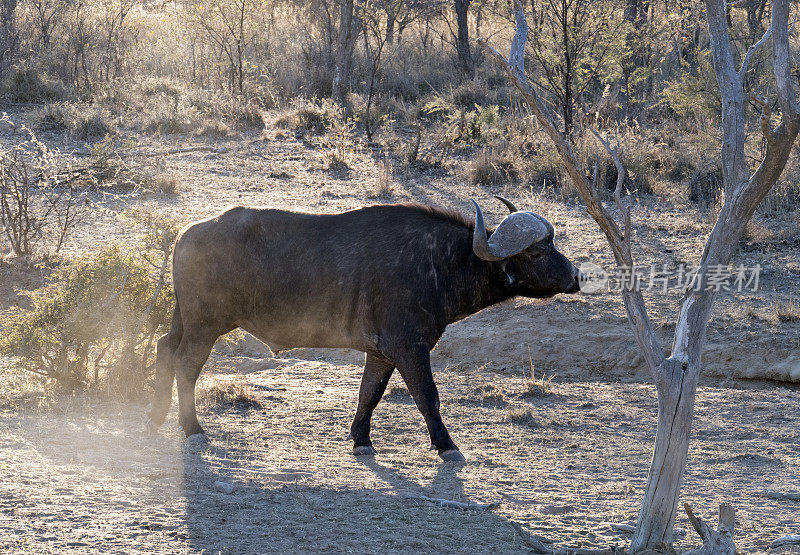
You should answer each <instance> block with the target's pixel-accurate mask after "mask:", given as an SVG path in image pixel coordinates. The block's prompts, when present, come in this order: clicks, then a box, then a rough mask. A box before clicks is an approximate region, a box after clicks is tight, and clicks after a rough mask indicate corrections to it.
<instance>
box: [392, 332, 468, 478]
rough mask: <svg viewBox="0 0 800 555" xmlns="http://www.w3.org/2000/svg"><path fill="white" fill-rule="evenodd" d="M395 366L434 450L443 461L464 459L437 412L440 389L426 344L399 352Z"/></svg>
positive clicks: (416, 345)
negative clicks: (420, 417)
mask: <svg viewBox="0 0 800 555" xmlns="http://www.w3.org/2000/svg"><path fill="white" fill-rule="evenodd" d="M397 369H398V370H399V371H400V375H401V376H402V377H403V381H405V382H406V386H407V387H408V391H409V393H411V396H412V397H413V398H414V403H416V405H417V408H418V409H419V411H420V412H421V413H422V417H423V418H424V419H425V424H426V425H427V426H428V433H429V434H430V436H431V448H432V449H436V450H437V451H438V452H439V456H440V457H441V458H442V460H444V461H458V462H463V461H464V456H463V455H462V454H461V452H460V451H459V450H458V447H456V444H455V443H453V440H452V439H451V438H450V434H449V433H448V432H447V428H445V426H444V423H443V422H442V416H441V415H440V414H439V391H438V390H437V389H436V383H435V382H434V381H433V373H432V372H431V355H430V348H429V347H428V345H427V344H425V343H414V344H413V345H412V346H411V348H410V349H408V351H406V352H404V353H401V354H400V356H399V357H398V359H397Z"/></svg>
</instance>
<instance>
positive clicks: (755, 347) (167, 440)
mask: <svg viewBox="0 0 800 555" xmlns="http://www.w3.org/2000/svg"><path fill="white" fill-rule="evenodd" d="M18 116H19V117H20V118H23V119H24V117H26V116H25V114H24V113H21V114H18ZM40 138H42V139H44V140H47V141H49V142H51V143H52V144H55V145H58V146H60V147H61V148H62V149H64V150H65V151H66V150H71V149H73V148H78V149H79V150H80V149H81V148H82V147H81V146H80V145H77V144H75V143H73V142H71V141H70V140H69V139H68V138H65V137H63V136H62V135H57V134H53V135H48V134H43V135H42V136H41V137H40ZM0 140H2V141H6V142H10V141H13V140H15V139H14V137H13V136H10V135H0ZM141 141H142V142H140V144H139V147H138V148H137V149H136V150H135V151H132V154H131V163H133V164H140V165H142V166H143V167H144V166H147V165H153V164H155V163H156V162H155V160H156V159H157V157H152V156H150V155H151V154H152V153H155V152H164V151H166V150H167V149H169V148H173V147H175V146H188V145H208V146H213V147H215V148H216V147H220V146H224V147H225V148H226V151H225V152H223V153H208V152H195V153H188V154H178V155H168V156H164V157H163V164H164V165H163V169H162V170H161V171H164V172H167V173H169V174H172V175H174V176H177V177H178V178H179V179H180V188H179V192H178V194H176V195H172V196H165V195H158V194H148V193H140V192H134V193H127V192H126V193H123V192H115V191H113V190H104V191H99V192H97V193H95V194H94V196H93V207H92V213H91V217H89V218H87V219H86V220H85V221H84V223H83V224H82V225H81V227H80V228H79V229H78V230H77V231H76V233H75V235H74V237H73V239H72V240H71V242H70V243H69V245H68V252H69V253H82V252H86V251H89V250H92V249H96V248H98V246H99V245H102V244H108V243H112V242H130V241H132V240H133V239H135V238H136V236H137V234H138V233H139V230H137V229H135V228H132V227H131V224H130V223H129V221H127V220H122V219H121V218H120V217H119V214H120V213H121V212H123V211H124V210H127V209H130V208H133V207H136V206H143V205H147V206H152V207H153V208H154V209H156V210H159V211H161V212H163V213H165V214H169V215H171V216H173V217H176V218H178V219H180V220H184V221H187V222H188V221H190V220H192V219H195V218H198V217H204V216H207V215H210V214H213V213H216V212H218V211H220V210H221V209H223V208H224V207H226V206H228V205H231V204H255V205H270V206H282V207H286V208H293V209H302V210H308V211H316V212H333V211H338V210H343V209H348V208H354V207H357V206H361V205H364V204H369V203H375V202H395V201H404V200H416V201H418V202H426V203H434V204H439V205H444V206H450V207H454V208H456V209H459V210H462V211H463V212H465V213H467V212H468V210H469V209H468V199H469V198H470V197H475V198H477V199H480V201H481V203H482V205H483V206H484V207H485V209H486V211H487V213H488V214H489V217H490V219H491V220H492V221H493V222H495V223H496V222H497V221H499V218H500V217H502V214H503V211H502V210H501V208H502V206H499V205H497V203H495V202H494V201H492V200H491V194H498V193H500V194H505V195H507V196H509V197H510V198H513V199H514V200H515V201H517V202H518V204H520V205H521V206H524V207H526V208H533V209H535V210H537V211H539V212H540V213H542V214H543V215H544V216H546V217H548V218H550V219H551V220H552V221H553V222H554V223H555V225H556V231H557V242H558V244H559V246H560V247H561V248H562V250H563V251H564V252H566V253H567V254H568V255H570V256H571V257H572V258H573V259H574V260H576V261H577V262H584V261H593V262H596V263H599V264H601V265H605V266H606V267H610V256H609V253H608V249H607V247H606V245H605V243H604V240H603V238H602V237H601V236H600V234H599V232H598V231H597V230H596V229H595V226H594V224H593V223H592V222H591V221H590V220H589V219H588V217H587V216H586V215H585V213H584V212H583V210H582V208H581V207H580V206H579V205H577V204H572V203H563V202H556V201H555V200H553V198H552V197H551V196H549V195H546V194H540V193H539V192H538V191H537V190H534V191H531V190H520V189H507V188H506V189H504V188H501V187H494V188H481V187H478V186H473V185H469V184H467V182H466V178H465V177H464V172H463V170H462V169H461V168H462V167H463V165H462V162H463V160H459V159H458V157H455V158H454V159H453V160H452V161H451V162H450V165H449V166H447V167H445V168H444V169H440V170H435V171H428V172H417V171H414V170H409V171H407V172H406V171H398V172H397V173H396V175H395V176H394V182H393V184H392V193H391V195H390V196H389V197H386V198H375V195H376V191H377V190H378V188H377V185H376V183H377V181H378V179H379V177H378V176H379V174H380V169H379V167H378V165H377V163H376V161H375V160H376V157H377V154H376V153H374V152H373V151H372V150H371V149H369V148H367V147H364V146H362V147H359V148H357V149H356V151H355V152H354V153H353V154H352V160H351V161H350V163H349V169H347V170H339V171H335V172H332V171H328V170H326V169H325V163H324V155H325V153H324V149H323V148H322V147H320V145H319V144H318V143H316V142H315V141H314V140H313V139H312V140H309V139H303V138H298V137H294V136H293V135H291V134H287V133H285V132H281V134H280V135H277V134H276V132H275V131H274V130H269V129H268V130H267V131H266V132H265V133H264V134H263V135H259V134H255V133H253V134H250V135H245V136H241V137H238V138H235V139H229V140H225V141H211V140H207V139H201V138H189V137H168V138H160V139H153V138H150V139H141ZM137 153H138V154H137ZM144 154H147V155H148V156H147V157H145V156H144ZM137 156H138V157H137ZM640 200H641V204H640V207H639V209H638V210H637V212H636V214H635V219H636V222H637V224H636V225H637V239H638V241H637V245H638V248H637V250H638V253H637V254H638V256H639V258H640V260H642V261H643V262H644V263H646V264H650V263H657V264H661V263H679V262H692V261H695V260H697V258H698V257H699V254H700V249H701V248H702V243H703V241H704V237H705V235H706V234H707V232H708V230H709V228H710V224H709V223H708V219H707V217H706V216H705V215H703V214H702V213H699V212H697V211H693V210H694V209H691V208H689V209H687V207H686V206H683V205H676V204H673V203H671V202H670V201H668V200H666V199H660V198H655V197H644V198H642V199H640ZM787 218H788V219H787V220H775V221H773V220H763V219H762V220H760V221H759V222H757V227H756V228H755V232H753V233H751V236H750V238H749V239H748V240H747V241H745V242H743V243H742V245H741V248H740V251H739V254H738V255H737V260H736V262H735V263H736V264H740V263H742V264H748V265H752V264H756V263H758V264H761V266H762V267H763V268H764V270H763V272H762V278H761V289H760V290H759V291H758V292H755V293H754V292H745V293H741V294H739V293H734V294H731V293H727V294H725V295H723V296H722V298H721V299H720V301H719V302H718V304H717V307H716V309H715V315H714V318H713V319H712V323H711V326H710V328H709V338H708V343H709V344H708V348H707V351H706V355H705V359H704V362H705V374H704V376H705V377H704V380H703V385H702V386H701V389H700V391H699V393H698V404H697V412H696V424H695V427H694V432H693V438H692V444H691V449H690V458H689V465H688V468H687V475H686V479H685V483H684V486H683V489H682V497H681V501H688V502H689V503H691V504H692V506H693V507H694V509H695V512H697V513H698V514H701V515H703V516H705V517H707V518H711V519H715V518H716V512H717V506H718V504H719V502H720V501H723V500H728V501H731V502H732V503H733V504H734V505H735V506H736V507H737V509H738V515H737V533H736V538H737V544H738V545H739V547H740V549H741V551H742V552H753V553H755V552H764V551H766V549H767V546H768V545H769V542H770V541H771V540H773V539H775V538H777V537H779V536H781V535H783V534H789V533H794V534H797V533H800V502H798V501H790V500H780V499H773V498H772V497H769V496H768V495H767V494H768V493H769V492H791V491H798V490H800V483H798V479H797V476H798V475H799V474H800V472H799V471H800V468H798V466H800V431H798V430H799V428H798V422H799V420H798V416H797V410H796V409H797V407H798V401H799V400H800V399H798V397H799V396H800V392H799V391H798V388H797V385H795V384H796V383H798V382H799V381H800V323H798V322H797V321H784V320H782V319H781V318H779V317H777V316H776V308H775V307H776V306H777V305H778V304H779V303H780V302H783V301H785V300H786V299H789V298H791V297H792V296H793V295H794V296H796V295H797V292H798V291H800V235H798V234H797V222H796V215H795V216H788V217H787ZM792 218H794V219H792ZM37 272H38V273H37ZM45 278H46V276H45V275H43V274H42V273H41V271H38V270H31V269H28V268H26V267H24V266H23V265H21V263H19V262H17V261H14V260H10V259H6V260H4V261H3V262H2V263H1V264H0V311H4V310H7V309H8V308H9V307H11V306H15V305H18V304H24V302H25V298H24V296H22V295H21V294H20V293H21V292H22V291H23V290H26V289H31V288H33V287H36V286H38V285H39V284H40V283H42V280H43V279H45ZM677 298H678V297H677V293H671V294H668V295H657V294H652V295H648V301H649V303H650V306H651V309H652V317H653V319H654V321H655V322H656V324H657V326H658V328H659V332H660V333H661V334H662V335H663V337H664V338H665V339H668V338H669V336H670V333H671V331H672V330H673V329H674V325H673V322H674V318H675V310H676V307H677V304H676V303H677ZM0 314H2V312H0ZM668 344H669V343H668V341H667V342H666V345H668ZM667 348H668V347H667ZM360 362H361V358H360V355H359V354H358V353H352V352H345V351H314V350H298V351H292V352H289V353H284V354H282V355H281V356H279V357H274V356H272V355H270V354H269V353H268V352H267V351H266V350H265V348H263V347H262V346H260V344H257V342H255V341H254V340H240V341H233V342H228V343H222V342H221V343H220V346H219V347H218V349H217V350H216V351H215V353H214V355H213V356H212V360H211V361H210V362H209V364H208V366H207V369H206V373H205V376H206V377H204V378H203V379H205V380H208V384H207V387H214V380H227V379H238V380H243V381H244V383H246V384H248V386H249V387H250V389H251V390H252V397H253V398H254V402H252V403H250V404H246V405H242V406H206V407H204V408H202V409H201V411H200V416H201V420H202V421H203V423H204V425H205V427H206V430H207V431H208V432H209V436H210V444H209V445H206V446H202V445H186V443H185V442H184V441H183V440H182V439H181V437H180V435H179V433H178V432H177V430H176V429H175V427H176V419H175V415H174V413H173V414H171V415H170V418H169V419H168V421H167V424H166V425H165V426H164V429H163V430H162V433H161V435H160V436H157V437H148V436H145V435H144V434H142V428H143V421H144V410H145V409H144V407H143V406H120V405H118V404H114V403H111V402H98V401H90V400H86V399H73V400H64V399H62V400H59V401H58V402H57V403H56V407H57V408H56V409H52V408H51V409H49V410H46V411H45V410H33V409H25V408H19V407H17V406H15V405H14V404H13V403H8V404H6V405H4V406H5V408H4V409H3V412H0V511H1V514H2V515H3V516H2V518H0V551H33V552H43V551H44V552H47V551H50V552H64V551H67V550H75V551H103V552H106V551H118V552H130V551H143V552H187V551H191V552H195V551H202V550H206V551H209V552H217V551H222V552H231V553H240V552H246V553H249V552H253V553H256V552H271V551H275V552H277V551H311V550H314V551H316V550H320V551H322V550H326V551H333V552H348V551H359V552H376V551H380V552H384V551H389V552H395V551H396V552H399V551H409V550H410V551H415V552H416V551H421V552H434V551H436V552H440V551H445V550H446V551H470V552H498V551H500V552H516V551H521V552H525V551H527V550H528V549H527V547H526V546H525V545H524V544H523V543H522V542H521V541H520V539H519V537H518V536H517V535H516V533H515V531H514V530H513V528H512V527H511V525H510V522H511V521H514V522H518V523H520V524H522V526H523V527H524V528H525V529H526V530H528V531H530V532H531V533H535V534H539V535H541V536H544V537H546V538H549V539H551V540H554V541H556V542H558V543H559V544H561V545H569V546H579V545H582V546H590V545H596V546H608V545H610V544H616V545H619V546H625V545H627V542H628V535H626V534H624V533H621V532H614V531H612V529H611V527H610V524H609V523H620V522H630V521H633V520H634V519H635V517H636V513H637V508H638V504H639V502H640V499H641V496H642V493H643V489H644V483H645V479H646V476H647V470H648V466H649V460H650V450H651V443H652V440H653V436H654V433H655V416H656V403H655V392H654V388H653V387H652V386H651V385H649V383H648V376H647V370H646V368H645V367H644V365H643V364H642V361H641V358H640V357H638V356H637V353H636V349H635V346H634V344H633V342H632V341H631V335H630V332H629V330H628V327H627V323H626V321H625V318H624V312H623V309H622V306H621V302H620V300H619V298H618V297H617V296H616V295H615V294H613V293H605V294H598V295H591V296H589V295H585V296H578V297H564V298H557V299H555V300H553V301H551V302H549V303H540V302H532V301H527V300H522V299H517V300H513V301H510V302H508V303H504V304H502V305H499V306H496V307H493V308H491V309H488V310H486V311H484V312H482V313H480V314H477V315H475V316H473V317H471V318H468V319H466V320H464V321H462V322H459V323H457V324H455V325H453V326H451V328H449V329H448V331H447V332H446V334H445V336H444V337H443V338H442V341H441V342H440V344H439V346H438V347H437V349H436V351H434V359H433V364H434V368H435V377H436V381H437V383H438V384H439V389H440V393H441V396H442V402H443V412H444V418H445V422H446V423H447V424H448V426H449V428H450V430H451V433H452V435H453V437H454V439H455V441H456V442H457V443H458V444H459V446H460V447H461V449H462V450H463V452H464V453H465V455H466V456H467V459H468V463H467V464H466V465H464V466H457V465H453V464H452V463H446V464H442V463H440V462H439V461H438V460H437V458H436V456H435V454H434V453H432V452H429V451H427V444H428V443H427V436H426V433H425V429H424V424H423V422H422V419H421V417H420V415H419V413H418V412H417V410H416V408H415V407H414V405H413V402H412V401H411V399H410V398H409V397H408V396H407V394H405V393H404V391H402V388H401V387H400V386H401V384H400V383H399V381H398V382H394V386H396V387H394V393H392V394H391V395H387V397H386V398H385V399H384V401H383V402H382V403H381V404H380V405H379V407H378V409H377V411H376V414H375V417H374V432H373V440H374V442H375V445H376V447H377V448H378V450H379V455H378V456H377V457H376V458H375V459H374V460H373V459H356V458H354V457H352V456H351V455H350V454H349V452H350V442H349V441H347V440H346V439H345V438H346V435H347V429H348V426H349V423H350V419H351V418H352V413H353V411H354V409H355V404H356V395H357V390H358V380H359V377H360ZM0 364H2V367H3V368H6V369H8V368H10V366H11V361H9V360H7V359H2V360H0ZM531 366H533V368H534V373H535V376H536V377H537V378H540V377H541V376H542V375H545V374H546V375H547V376H553V378H552V381H551V386H550V391H549V393H547V394H544V395H538V396H534V397H526V396H524V395H523V393H524V392H525V391H526V387H527V382H526V379H527V378H525V376H524V374H528V375H529V374H530V371H531ZM741 378H755V379H759V380H761V379H764V378H770V379H779V380H781V382H780V383H778V382H763V381H753V380H742V379H741ZM393 380H399V378H398V377H397V376H395V378H393ZM489 386H493V387H494V388H496V390H497V392H494V393H491V394H487V393H485V391H486V390H487V388H488V387H489ZM390 387H392V386H390ZM283 389H285V391H283ZM526 409H527V410H528V411H529V413H530V414H525V412H524V411H525V410H526ZM421 495H428V496H431V497H440V498H447V499H454V500H462V501H467V500H469V501H478V502H499V503H500V505H499V507H498V508H496V509H494V510H491V511H485V512H478V511H469V512H464V511H459V510H454V509H447V508H441V507H437V506H434V505H432V504H430V503H428V502H426V501H424V500H422V499H421V497H420V496H421ZM678 520H679V526H680V527H681V528H684V529H685V528H687V526H688V525H687V522H686V518H685V517H684V516H683V515H679V519H678ZM697 543H698V540H697V537H696V536H695V535H694V532H693V531H689V533H688V537H687V538H685V539H683V540H681V541H680V542H679V544H678V547H688V546H690V545H696V544H697ZM785 551H787V552H788V551H790V549H786V550H785ZM797 552H800V551H797Z"/></svg>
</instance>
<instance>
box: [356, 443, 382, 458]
mask: <svg viewBox="0 0 800 555" xmlns="http://www.w3.org/2000/svg"><path fill="white" fill-rule="evenodd" d="M353 454H354V455H355V456H356V457H374V456H375V455H377V454H378V452H377V451H376V450H375V448H374V447H373V446H372V445H359V446H358V447H353Z"/></svg>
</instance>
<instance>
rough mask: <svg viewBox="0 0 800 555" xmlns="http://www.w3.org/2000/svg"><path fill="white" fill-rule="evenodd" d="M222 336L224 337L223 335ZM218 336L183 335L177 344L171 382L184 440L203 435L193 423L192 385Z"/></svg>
mask: <svg viewBox="0 0 800 555" xmlns="http://www.w3.org/2000/svg"><path fill="white" fill-rule="evenodd" d="M222 333H225V331H223V332H222ZM222 333H212V332H208V331H201V332H190V331H189V330H187V331H186V332H185V333H184V334H183V338H182V339H181V344H180V346H179V347H178V350H177V352H176V353H175V378H176V382H177V384H178V421H179V422H180V425H181V427H182V428H183V432H184V433H185V434H186V437H189V436H193V435H195V434H203V433H205V432H204V431H203V428H202V426H200V423H199V422H198V421H197V410H196V408H195V385H196V384H197V378H198V376H200V371H201V370H202V369H203V365H204V364H205V362H206V360H208V355H209V354H211V349H212V348H213V347H214V342H215V341H216V340H217V338H218V337H219V336H220V335H222Z"/></svg>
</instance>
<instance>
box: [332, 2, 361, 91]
mask: <svg viewBox="0 0 800 555" xmlns="http://www.w3.org/2000/svg"><path fill="white" fill-rule="evenodd" d="M359 9H360V7H358V6H356V5H355V3H354V2H353V0H340V2H339V39H338V43H337V47H336V68H335V70H334V74H333V93H332V96H333V98H334V100H337V101H342V100H344V99H345V95H346V93H347V90H348V87H349V85H350V74H351V72H352V69H353V48H354V47H355V44H356V41H357V40H358V35H359V34H361V16H360V14H359Z"/></svg>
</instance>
